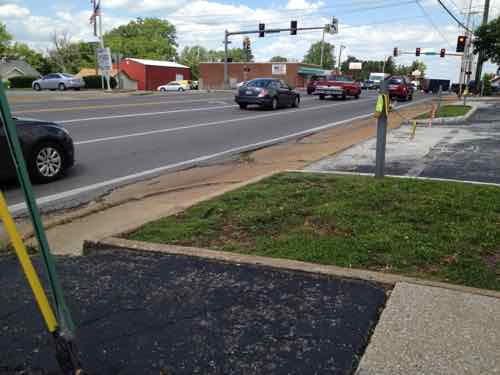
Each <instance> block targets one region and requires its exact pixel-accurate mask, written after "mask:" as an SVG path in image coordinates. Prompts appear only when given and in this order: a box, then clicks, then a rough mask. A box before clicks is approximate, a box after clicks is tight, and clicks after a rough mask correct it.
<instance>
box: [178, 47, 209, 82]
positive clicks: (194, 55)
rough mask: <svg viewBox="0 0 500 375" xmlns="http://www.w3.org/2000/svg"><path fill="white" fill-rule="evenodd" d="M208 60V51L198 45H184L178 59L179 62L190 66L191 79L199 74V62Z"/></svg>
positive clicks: (194, 78)
mask: <svg viewBox="0 0 500 375" xmlns="http://www.w3.org/2000/svg"><path fill="white" fill-rule="evenodd" d="M207 60H208V51H207V50H206V49H205V48H203V47H200V46H194V47H184V49H183V50H182V52H181V55H180V58H179V61H180V63H181V64H184V65H186V66H189V67H190V68H191V75H192V77H193V80H197V79H198V77H199V75H200V66H199V65H200V62H203V61H207Z"/></svg>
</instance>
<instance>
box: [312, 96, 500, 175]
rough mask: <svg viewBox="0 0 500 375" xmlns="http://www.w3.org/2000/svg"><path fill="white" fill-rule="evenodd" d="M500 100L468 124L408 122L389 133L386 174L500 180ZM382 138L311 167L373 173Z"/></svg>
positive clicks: (478, 111)
mask: <svg viewBox="0 0 500 375" xmlns="http://www.w3.org/2000/svg"><path fill="white" fill-rule="evenodd" d="M499 144H500V101H496V102H489V104H484V105H483V106H482V107H481V108H479V109H478V110H477V111H476V113H475V114H474V115H473V116H472V117H470V118H469V119H468V121H467V122H466V123H464V124H462V125H448V126H445V125H435V126H432V127H430V128H428V127H417V129H416V134H415V136H414V137H413V138H412V137H411V127H410V126H409V125H405V126H402V127H401V128H399V129H396V130H393V131H391V132H390V133H389V134H388V137H387V153H386V174H388V175H407V176H414V177H417V176H418V177H432V178H446V179H456V180H468V181H478V182H490V183H500V170H499V168H498V166H499V165H500V153H499V152H498V145H499ZM375 146H376V140H375V139H370V140H368V141H365V142H362V143H359V144H357V145H355V146H353V147H351V148H349V149H348V150H346V151H344V152H342V153H339V154H337V155H335V156H332V157H329V158H326V159H323V160H321V161H319V162H317V163H314V164H312V165H310V166H309V167H307V168H306V169H307V170H310V171H352V172H362V173H373V172H374V169H375Z"/></svg>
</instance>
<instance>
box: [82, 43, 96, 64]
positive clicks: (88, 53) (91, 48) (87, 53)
mask: <svg viewBox="0 0 500 375" xmlns="http://www.w3.org/2000/svg"><path fill="white" fill-rule="evenodd" d="M96 49H97V43H88V42H78V51H79V52H80V69H81V68H95V67H96V58H97V57H96V53H97V51H96Z"/></svg>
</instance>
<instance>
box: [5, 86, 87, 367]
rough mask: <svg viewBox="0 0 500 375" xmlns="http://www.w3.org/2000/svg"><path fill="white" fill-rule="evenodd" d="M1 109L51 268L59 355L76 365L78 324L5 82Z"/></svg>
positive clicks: (47, 267)
mask: <svg viewBox="0 0 500 375" xmlns="http://www.w3.org/2000/svg"><path fill="white" fill-rule="evenodd" d="M0 112H1V113H0V115H1V120H2V123H3V124H4V126H5V133H6V136H7V143H8V145H9V149H10V153H11V155H12V158H13V161H14V164H15V167H16V172H17V176H18V178H19V183H20V185H21V189H22V191H23V193H24V197H25V199H26V205H27V207H28V210H29V213H30V217H31V221H32V222H33V227H34V229H35V235H36V238H37V241H38V245H39V248H40V252H41V254H42V259H43V263H44V265H45V269H46V271H47V277H48V279H49V284H50V288H51V291H52V298H53V302H54V304H55V311H56V316H57V320H58V324H59V327H60V329H58V331H57V333H56V341H57V340H58V345H59V349H60V351H59V354H61V353H62V356H63V357H64V360H66V357H71V358H69V359H70V360H71V362H73V365H74V366H77V365H78V364H77V363H75V362H76V361H77V360H76V358H74V354H75V353H72V355H69V356H68V355H67V354H68V352H69V351H73V350H74V349H75V347H74V344H73V343H72V342H73V339H74V337H75V335H74V332H75V325H74V323H73V319H72V318H71V314H70V311H69V309H68V307H67V305H66V302H65V300H64V294H63V290H62V287H61V283H60V281H59V277H58V275H57V271H56V266H55V261H54V257H53V256H52V253H51V252H50V248H49V243H48V241H47V236H46V234H45V230H44V228H43V224H42V219H41V216H40V211H39V210H38V206H37V203H36V199H35V195H34V193H33V187H32V185H31V180H30V178H29V175H28V169H27V167H26V162H25V160H24V156H23V152H22V148H21V144H20V142H19V138H18V134H17V129H16V126H15V125H14V122H13V121H12V115H11V112H10V108H9V104H8V102H7V97H6V95H5V88H4V85H3V83H2V82H0ZM61 339H62V340H61ZM68 349H69V350H68Z"/></svg>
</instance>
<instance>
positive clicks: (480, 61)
mask: <svg viewBox="0 0 500 375" xmlns="http://www.w3.org/2000/svg"><path fill="white" fill-rule="evenodd" d="M489 12H490V0H484V13H483V22H482V25H486V24H487V23H488V15H489ZM483 63H484V52H482V51H480V52H479V54H478V57H477V65H476V81H475V82H474V84H475V87H474V89H475V91H476V92H477V89H478V83H479V81H481V74H482V70H483Z"/></svg>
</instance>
